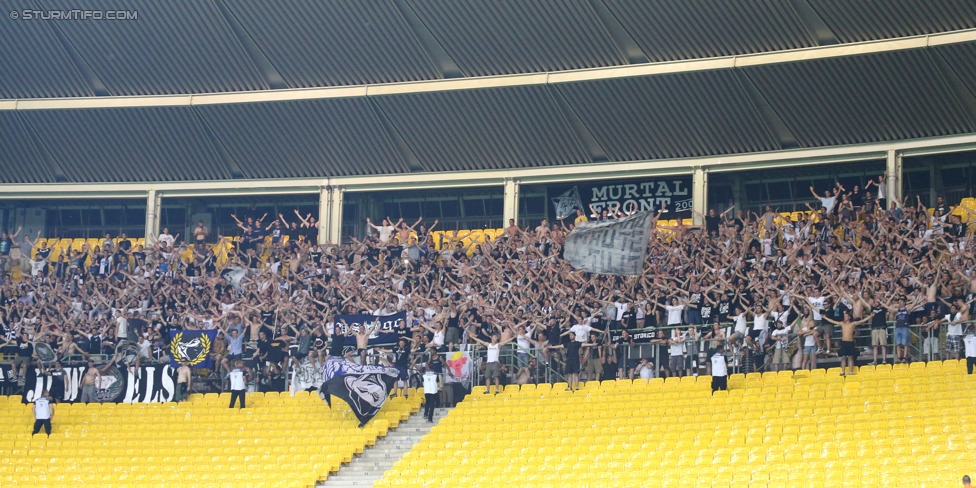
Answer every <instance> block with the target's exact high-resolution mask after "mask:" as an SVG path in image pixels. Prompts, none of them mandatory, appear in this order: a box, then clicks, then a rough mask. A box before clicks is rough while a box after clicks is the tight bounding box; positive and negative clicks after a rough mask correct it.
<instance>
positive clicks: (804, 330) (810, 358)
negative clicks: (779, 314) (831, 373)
mask: <svg viewBox="0 0 976 488" xmlns="http://www.w3.org/2000/svg"><path fill="white" fill-rule="evenodd" d="M800 324H801V328H800V334H799V335H800V337H802V338H803V360H802V362H801V363H800V369H807V368H808V367H809V369H811V370H812V369H813V368H816V367H817V329H816V328H814V326H813V320H812V319H810V318H809V317H807V318H804V319H803V321H802V322H801V323H800Z"/></svg>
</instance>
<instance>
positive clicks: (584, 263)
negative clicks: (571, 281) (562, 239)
mask: <svg viewBox="0 0 976 488" xmlns="http://www.w3.org/2000/svg"><path fill="white" fill-rule="evenodd" d="M653 225H654V214H653V213H652V212H639V213H636V214H634V215H631V216H630V217H626V218H623V219H615V220H604V221H600V222H586V223H582V224H580V225H578V226H576V228H575V229H573V231H572V232H570V233H569V235H567V236H566V247H565V256H566V259H567V260H569V262H570V264H572V265H573V267H574V268H576V269H580V270H583V271H589V272H590V273H599V274H612V275H639V274H641V271H642V270H643V269H644V257H645V256H646V254H647V241H648V239H649V237H650V234H651V226H653Z"/></svg>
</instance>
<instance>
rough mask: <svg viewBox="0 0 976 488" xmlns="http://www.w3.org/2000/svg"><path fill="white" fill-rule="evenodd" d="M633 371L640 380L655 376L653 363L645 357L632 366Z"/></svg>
mask: <svg viewBox="0 0 976 488" xmlns="http://www.w3.org/2000/svg"><path fill="white" fill-rule="evenodd" d="M634 373H637V376H638V377H640V379H642V380H649V379H653V378H657V371H655V370H654V363H652V362H651V361H650V360H648V359H647V358H643V359H641V360H640V363H639V364H638V365H637V367H636V368H634Z"/></svg>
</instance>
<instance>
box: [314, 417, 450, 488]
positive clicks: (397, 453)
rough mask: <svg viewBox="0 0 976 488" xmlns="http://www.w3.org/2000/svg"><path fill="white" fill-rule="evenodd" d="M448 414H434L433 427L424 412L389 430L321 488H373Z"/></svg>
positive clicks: (340, 469)
mask: <svg viewBox="0 0 976 488" xmlns="http://www.w3.org/2000/svg"><path fill="white" fill-rule="evenodd" d="M448 412H449V410H448V409H437V410H436V411H435V413H434V423H429V422H427V421H426V420H425V419H424V417H423V412H422V411H421V412H418V413H416V414H413V415H411V416H410V418H409V419H407V421H405V422H402V423H400V425H399V426H398V427H397V428H396V429H393V430H390V431H389V432H388V433H387V435H386V436H385V437H382V438H380V439H378V440H377V441H376V444H374V445H373V446H372V447H367V448H366V450H365V451H363V453H362V454H360V455H358V456H356V457H354V458H353V460H352V462H350V463H349V464H347V465H345V466H342V467H341V468H339V472H338V473H336V474H334V475H332V476H329V479H327V480H326V481H325V482H324V483H321V484H319V485H318V486H320V487H324V488H353V487H357V488H358V487H363V486H373V483H375V482H376V481H377V480H379V479H380V478H382V477H383V474H384V473H385V472H386V471H387V470H388V469H390V468H391V467H393V464H394V463H396V462H397V461H399V460H400V459H401V458H403V455H404V454H406V453H407V452H408V451H410V449H412V448H413V446H415V445H416V444H417V443H418V442H420V439H421V438H422V437H423V436H424V435H426V434H427V433H428V432H430V429H431V428H432V427H433V426H434V425H437V422H439V421H440V419H442V418H444V417H445V416H447V414H448Z"/></svg>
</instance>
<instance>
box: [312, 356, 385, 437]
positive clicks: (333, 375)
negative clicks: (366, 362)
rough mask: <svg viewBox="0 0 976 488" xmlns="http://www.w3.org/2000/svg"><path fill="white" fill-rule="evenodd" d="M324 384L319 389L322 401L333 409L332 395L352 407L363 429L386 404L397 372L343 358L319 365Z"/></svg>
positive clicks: (332, 359) (334, 358)
mask: <svg viewBox="0 0 976 488" xmlns="http://www.w3.org/2000/svg"><path fill="white" fill-rule="evenodd" d="M322 369H323V375H324V377H325V382H324V383H322V387H321V388H319V393H320V394H321V395H322V398H323V399H325V401H326V402H327V403H328V404H329V406H330V407H331V406H332V400H331V395H335V396H337V397H339V398H341V399H342V400H343V401H345V402H346V403H348V404H349V406H350V407H352V411H353V413H355V414H356V418H358V419H359V426H360V427H362V426H364V425H366V423H367V422H369V420H370V419H372V418H373V417H374V416H375V415H376V414H377V413H379V411H380V409H381V408H383V404H384V403H386V397H387V396H388V395H389V394H390V389H391V388H393V385H394V384H395V383H396V380H397V376H398V375H399V371H397V370H396V368H387V367H385V366H361V365H359V364H356V363H354V362H351V361H346V360H345V359H340V358H338V357H335V356H333V357H330V358H329V359H327V360H326V361H325V364H324V365H323V366H322Z"/></svg>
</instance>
